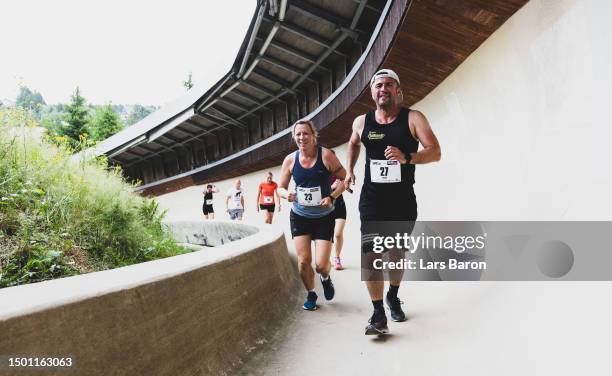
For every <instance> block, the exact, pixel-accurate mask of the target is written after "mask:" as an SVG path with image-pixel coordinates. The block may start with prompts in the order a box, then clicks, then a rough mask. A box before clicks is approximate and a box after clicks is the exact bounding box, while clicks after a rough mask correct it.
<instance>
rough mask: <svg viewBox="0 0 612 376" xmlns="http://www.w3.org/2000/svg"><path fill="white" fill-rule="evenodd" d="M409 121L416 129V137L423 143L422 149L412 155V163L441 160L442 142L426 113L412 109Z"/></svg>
mask: <svg viewBox="0 0 612 376" xmlns="http://www.w3.org/2000/svg"><path fill="white" fill-rule="evenodd" d="M408 123H409V125H410V126H411V127H412V128H413V129H414V134H415V136H416V139H417V140H419V142H420V143H421V145H423V149H422V150H420V151H418V152H417V153H412V154H411V155H410V163H412V164H424V163H431V162H437V161H439V160H440V158H442V151H441V150H440V144H439V143H438V138H437V137H436V135H435V134H434V133H433V131H432V130H431V126H430V125H429V121H427V118H426V117H425V115H423V114H422V113H421V112H420V111H415V110H413V111H410V114H409V116H408Z"/></svg>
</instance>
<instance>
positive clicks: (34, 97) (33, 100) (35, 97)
mask: <svg viewBox="0 0 612 376" xmlns="http://www.w3.org/2000/svg"><path fill="white" fill-rule="evenodd" d="M45 105H46V103H45V100H44V99H43V97H42V95H41V94H40V93H39V92H37V91H32V90H30V88H28V87H27V86H25V85H22V86H20V87H19V94H18V95H17V99H16V100H15V106H16V107H19V108H23V109H24V110H27V111H29V112H30V113H31V114H32V115H33V116H34V117H35V118H36V119H37V120H40V113H41V112H42V109H43V107H44V106H45Z"/></svg>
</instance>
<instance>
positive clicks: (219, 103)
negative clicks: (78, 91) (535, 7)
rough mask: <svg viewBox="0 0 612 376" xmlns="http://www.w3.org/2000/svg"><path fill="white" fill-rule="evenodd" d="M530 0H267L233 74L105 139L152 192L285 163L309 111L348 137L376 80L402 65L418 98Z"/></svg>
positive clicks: (324, 126)
mask: <svg viewBox="0 0 612 376" xmlns="http://www.w3.org/2000/svg"><path fill="white" fill-rule="evenodd" d="M526 2H527V0H464V1H454V0H413V1H409V0H387V1H384V0H280V1H279V0H268V1H263V0H260V1H258V5H257V8H256V11H255V15H254V16H253V19H252V21H251V25H250V27H249V31H248V33H247V35H246V37H245V39H244V42H243V44H242V46H241V49H240V51H239V53H238V56H237V58H236V60H235V62H234V64H233V66H232V68H231V70H230V72H229V73H228V74H226V75H225V76H224V77H223V78H222V79H221V80H219V82H218V83H217V84H216V85H214V86H213V87H212V88H210V89H209V90H208V91H206V92H205V93H193V92H188V94H187V95H186V96H185V97H184V98H181V99H179V100H178V101H177V102H176V103H174V104H172V105H169V106H167V108H162V109H161V110H159V111H158V112H156V113H154V114H152V115H150V116H149V117H148V118H145V119H143V120H142V121H141V122H139V123H137V124H135V125H133V126H132V127H129V128H127V129H126V130H124V131H123V132H120V133H118V134H117V135H115V136H113V137H111V138H109V139H108V140H105V141H104V142H103V143H101V144H100V145H99V146H98V150H97V153H98V154H106V155H107V156H109V159H110V161H111V163H114V164H118V165H120V166H122V168H123V170H124V172H125V174H126V175H127V176H128V177H129V178H131V179H134V180H140V181H142V182H143V185H142V186H141V187H140V190H141V191H142V192H143V193H145V194H153V195H158V194H163V193H167V192H171V191H175V190H178V189H181V188H184V187H187V186H190V185H194V184H202V183H205V182H209V181H217V180H221V179H227V178H231V177H235V176H241V175H244V174H247V173H249V172H253V171H257V170H261V169H265V168H268V167H271V166H275V165H278V164H280V163H281V162H282V159H283V158H284V156H285V155H287V154H288V153H289V152H291V151H293V150H295V145H294V143H293V142H292V140H291V134H290V133H289V131H290V130H289V127H290V126H291V125H292V124H293V123H294V122H295V121H296V120H298V119H301V118H308V119H311V120H312V121H313V122H314V123H315V125H316V126H317V128H318V129H319V132H320V143H321V144H323V145H326V146H329V147H333V146H337V145H340V144H342V143H345V142H346V141H347V140H348V136H349V134H350V129H351V124H352V120H353V119H354V118H355V117H356V116H358V115H359V114H362V113H364V112H366V111H368V110H369V109H371V108H372V101H371V98H370V94H369V90H366V89H369V87H368V85H369V80H370V77H371V76H372V75H373V74H374V73H375V72H376V70H377V69H379V68H380V67H382V66H384V67H386V68H391V69H394V70H395V71H396V72H397V73H398V74H399V76H400V78H401V80H402V87H403V88H404V104H405V105H408V106H409V105H412V104H414V103H416V102H417V101H419V100H420V99H422V98H423V97H424V96H425V95H427V94H428V93H429V92H430V91H431V90H433V89H434V88H435V87H436V86H437V85H438V84H439V83H440V82H442V80H444V79H445V78H446V77H448V75H449V74H450V73H452V72H453V71H454V70H455V69H456V68H457V66H459V64H460V63H461V62H462V61H463V60H465V59H466V58H467V57H468V56H469V55H470V54H471V53H472V52H473V51H474V50H475V49H476V48H477V47H478V46H479V45H480V44H481V43H482V42H484V41H485V40H486V39H487V38H488V37H489V36H490V35H491V34H492V33H493V32H494V31H495V30H497V28H499V26H501V25H502V24H503V23H504V22H505V21H506V20H507V19H508V18H509V17H510V16H511V15H512V14H514V13H515V12H516V11H517V10H518V9H519V8H520V7H521V6H522V5H524V4H525V3H526Z"/></svg>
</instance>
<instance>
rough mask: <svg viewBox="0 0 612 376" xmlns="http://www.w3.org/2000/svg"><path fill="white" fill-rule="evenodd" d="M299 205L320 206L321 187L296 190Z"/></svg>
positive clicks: (298, 188)
mask: <svg viewBox="0 0 612 376" xmlns="http://www.w3.org/2000/svg"><path fill="white" fill-rule="evenodd" d="M296 193H297V199H298V204H300V205H303V206H319V205H320V204H321V199H322V198H321V187H312V188H303V187H297V188H296Z"/></svg>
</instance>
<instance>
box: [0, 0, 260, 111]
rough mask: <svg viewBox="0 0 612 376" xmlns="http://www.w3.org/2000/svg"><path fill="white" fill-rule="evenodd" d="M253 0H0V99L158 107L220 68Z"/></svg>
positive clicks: (228, 60) (232, 53)
mask: <svg viewBox="0 0 612 376" xmlns="http://www.w3.org/2000/svg"><path fill="white" fill-rule="evenodd" d="M256 4H257V1H256V0H231V1H209V0H172V1H169V0H166V1H144V0H128V1H125V0H121V1H120V0H104V1H96V0H86V1H82V0H52V1H49V0H2V10H1V12H0V51H2V53H1V57H0V100H3V99H10V100H15V97H16V95H17V93H18V86H19V84H20V83H23V84H25V85H27V86H28V87H30V89H33V90H36V91H39V92H40V93H41V94H42V95H43V97H44V99H45V101H46V102H47V103H58V102H67V101H69V98H70V95H71V93H72V92H73V91H74V88H75V87H76V86H77V85H78V86H79V87H80V88H81V92H82V94H83V96H84V97H85V99H86V100H87V101H88V102H89V103H94V104H102V103H107V102H109V101H110V102H112V103H117V104H134V103H140V104H145V105H149V104H152V105H163V104H164V103H167V102H170V101H172V100H174V99H176V98H177V97H179V96H181V95H182V94H183V93H184V92H185V89H184V88H183V86H182V82H183V81H184V80H185V79H186V78H187V75H188V73H189V72H190V71H192V72H193V80H194V82H195V83H196V84H197V85H202V86H205V87H210V86H211V85H212V84H213V83H215V82H216V81H217V80H218V79H220V78H221V77H222V76H223V75H224V74H225V73H227V72H228V71H229V69H230V66H231V64H232V63H233V61H234V59H235V58H236V54H237V52H238V49H239V48H240V44H241V43H242V40H243V39H244V36H245V34H246V32H247V29H248V27H249V23H250V21H251V18H252V16H253V13H254V11H255V7H256Z"/></svg>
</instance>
